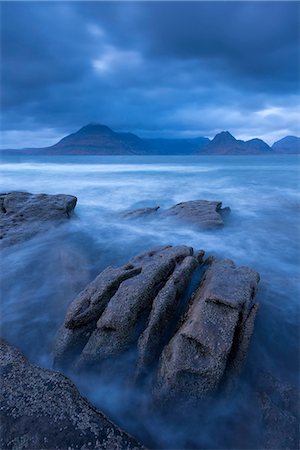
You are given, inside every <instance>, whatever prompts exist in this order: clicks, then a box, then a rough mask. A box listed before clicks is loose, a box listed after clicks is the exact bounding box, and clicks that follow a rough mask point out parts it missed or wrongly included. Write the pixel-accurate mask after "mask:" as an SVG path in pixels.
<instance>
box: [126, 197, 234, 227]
mask: <svg viewBox="0 0 300 450" xmlns="http://www.w3.org/2000/svg"><path fill="white" fill-rule="evenodd" d="M229 212H230V208H228V207H226V208H222V202H219V201H208V200H192V201H189V202H182V203H178V204H177V205H174V206H172V207H171V208H169V209H165V210H163V209H160V207H159V206H155V207H153V208H138V209H134V210H131V211H125V212H124V213H123V214H122V217H123V218H125V219H139V218H146V217H147V218H151V219H168V218H171V219H172V218H174V219H176V220H178V221H180V222H183V223H187V224H190V225H193V226H194V227H198V228H217V227H222V226H223V225H224V221H223V218H224V216H225V215H226V214H228V213H229Z"/></svg>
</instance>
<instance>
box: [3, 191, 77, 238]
mask: <svg viewBox="0 0 300 450" xmlns="http://www.w3.org/2000/svg"><path fill="white" fill-rule="evenodd" d="M76 202H77V199H76V197H73V196H71V195H63V194H59V195H47V194H30V193H28V192H9V193H6V194H0V224H1V234H0V239H1V246H2V247H6V246H9V245H13V244H15V243H19V242H22V241H25V240H27V239H29V238H31V237H32V236H34V235H35V234H37V233H40V232H42V231H44V230H45V229H46V228H47V227H49V226H50V224H53V223H58V222H59V221H62V220H65V219H67V218H69V217H70V214H71V213H72V211H73V210H74V208H75V206H76Z"/></svg>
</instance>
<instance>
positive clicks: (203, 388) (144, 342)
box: [55, 246, 259, 401]
mask: <svg viewBox="0 0 300 450" xmlns="http://www.w3.org/2000/svg"><path fill="white" fill-rule="evenodd" d="M203 256H204V252H203V251H200V252H197V253H196V254H194V252H193V249H192V248H190V247H186V246H177V247H171V246H168V247H159V248H156V249H154V250H151V251H149V252H146V253H143V254H142V255H139V256H137V257H135V258H133V259H132V260H131V261H129V263H128V264H127V265H125V266H122V267H120V268H117V269H114V268H111V267H109V268H107V269H106V270H104V271H103V272H102V273H101V274H100V275H99V276H98V277H97V278H96V279H95V280H94V281H93V282H92V283H90V285H89V286H88V287H87V288H86V289H85V290H84V291H83V292H81V293H80V294H79V296H78V297H77V298H76V299H75V300H74V301H73V303H72V304H71V305H70V307H69V310H68V312H67V314H66V318H65V322H64V325H63V326H62V327H61V329H60V330H59V332H58V336H57V342H56V347H55V364H56V365H62V366H63V365H72V366H73V367H76V368H81V369H82V368H87V367H90V366H91V365H99V367H100V366H101V363H103V362H107V361H108V360H115V359H116V358H118V357H121V356H122V355H124V353H125V352H126V351H128V350H129V349H135V350H134V351H135V352H136V359H135V361H136V362H135V368H134V372H135V373H134V374H132V375H135V376H138V378H139V377H140V376H143V374H145V373H149V372H151V371H152V373H155V375H154V376H153V378H154V380H155V381H154V393H155V397H156V398H158V399H159V400H163V401H169V400H172V398H173V397H174V396H175V397H176V396H178V397H177V398H179V397H180V396H182V397H183V398H186V399H187V400H188V401H193V400H197V399H199V398H204V397H205V396H209V395H210V394H211V393H212V392H213V391H215V390H217V389H218V388H219V387H220V386H221V384H224V383H227V379H231V378H232V377H233V376H234V375H235V374H236V373H237V372H238V370H239V368H240V366H241V364H242V361H243V359H244V357H245V354H246V351H247V345H248V341H249V338H250V336H251V333H252V327H253V324H254V319H255V314H256V309H257V306H256V304H255V303H254V297H255V293H256V289H257V284H258V281H259V276H258V274H257V273H256V272H255V271H253V270H251V269H249V268H247V267H239V268H237V267H236V266H235V265H234V263H233V262H232V261H230V260H217V259H215V258H208V259H207V260H206V261H205V262H203ZM201 276H202V278H201ZM199 278H200V279H199ZM191 280H193V283H191ZM195 283H196V284H195ZM193 284H194V285H195V287H196V288H197V287H198V289H197V290H196V292H195V293H194V294H193V295H192V296H191V292H193V290H192V291H191V285H193ZM194 290H195V289H194ZM190 297H191V298H190ZM189 298H190V302H189V301H188V300H189ZM188 303H190V304H189V308H188V311H187V312H186V314H185V315H183V313H184V312H185V309H186V307H187V304H188ZM158 361H159V363H158ZM157 363H158V370H157Z"/></svg>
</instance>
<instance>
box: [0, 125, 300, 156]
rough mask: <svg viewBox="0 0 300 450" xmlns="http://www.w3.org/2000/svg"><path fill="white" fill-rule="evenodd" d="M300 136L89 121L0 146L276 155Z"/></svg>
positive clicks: (295, 149) (55, 151)
mask: <svg viewBox="0 0 300 450" xmlns="http://www.w3.org/2000/svg"><path fill="white" fill-rule="evenodd" d="M299 144H300V138H298V137H295V136H287V137H285V138H283V139H281V140H280V141H277V142H275V143H274V144H273V146H272V148H271V147H270V146H269V145H268V144H266V143H265V142H264V141H263V140H261V139H257V138H254V139H250V140H248V141H243V140H240V139H236V138H235V137H234V136H232V134H231V133H229V131H222V132H221V133H218V134H216V136H215V137H214V138H213V139H212V140H210V139H208V138H206V137H198V138H193V139H192V138H190V139H188V138H186V139H163V138H156V139H141V138H140V137H139V136H137V135H135V134H132V133H118V132H116V131H113V130H112V129H111V128H109V127H107V126H106V125H99V124H95V123H90V124H89V125H86V126H84V127H82V128H80V130H78V131H76V132H75V133H72V134H69V135H68V136H66V137H64V138H63V139H61V140H60V141H59V142H57V143H56V144H54V145H52V146H50V147H43V148H24V149H21V150H0V153H1V154H2V155H4V154H13V155H24V154H25V155H276V154H281V153H282V154H283V153H300V148H299V147H300V146H299Z"/></svg>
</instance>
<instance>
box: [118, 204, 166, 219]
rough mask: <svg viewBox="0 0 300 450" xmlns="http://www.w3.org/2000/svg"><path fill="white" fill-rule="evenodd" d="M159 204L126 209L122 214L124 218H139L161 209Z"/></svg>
mask: <svg viewBox="0 0 300 450" xmlns="http://www.w3.org/2000/svg"><path fill="white" fill-rule="evenodd" d="M159 208H160V207H159V206H154V207H153V208H151V207H148V208H137V209H133V210H131V211H125V212H124V213H123V214H121V216H122V217H123V218H124V219H138V218H140V217H145V216H149V215H150V214H154V213H156V212H157V211H158V210H159Z"/></svg>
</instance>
